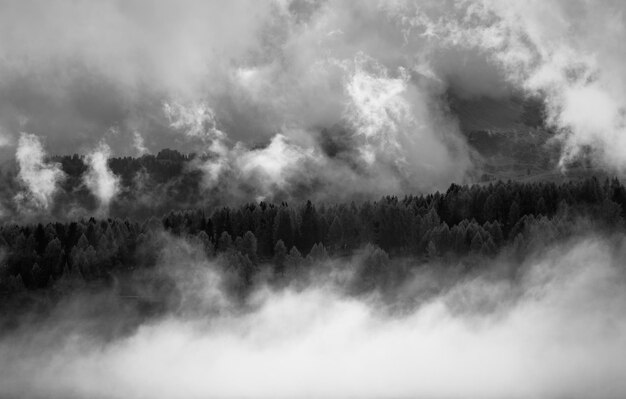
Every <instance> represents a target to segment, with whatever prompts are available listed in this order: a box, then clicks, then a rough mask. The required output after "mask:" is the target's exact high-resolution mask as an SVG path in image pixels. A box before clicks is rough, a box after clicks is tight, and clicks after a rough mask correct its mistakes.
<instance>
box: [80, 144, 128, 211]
mask: <svg viewBox="0 0 626 399" xmlns="http://www.w3.org/2000/svg"><path fill="white" fill-rule="evenodd" d="M110 156H111V149H110V148H109V146H108V145H107V144H106V143H104V142H101V143H100V144H99V145H98V147H97V148H95V149H94V150H93V151H92V152H90V153H89V154H87V156H86V157H85V161H86V163H87V167H88V170H87V172H86V173H85V175H84V176H83V181H84V182H85V185H86V186H87V188H89V190H90V191H91V192H92V194H93V195H95V196H96V198H97V199H98V201H99V212H101V213H104V214H106V213H107V212H108V209H109V205H110V204H111V200H112V199H113V198H114V197H115V195H117V193H118V191H119V184H120V183H119V180H120V179H119V177H118V176H116V175H115V174H114V173H113V172H112V171H111V169H110V168H109V164H108V160H109V157H110Z"/></svg>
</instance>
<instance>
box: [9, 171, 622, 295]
mask: <svg viewBox="0 0 626 399" xmlns="http://www.w3.org/2000/svg"><path fill="white" fill-rule="evenodd" d="M625 216H626V188H625V187H624V185H623V184H622V183H621V182H620V181H619V180H618V179H605V180H604V181H600V180H599V179H597V178H595V177H593V178H589V179H586V180H583V181H578V182H567V183H562V184H555V183H540V182H537V183H520V182H513V181H508V182H497V183H491V184H488V185H471V186H468V185H462V186H461V185H456V184H452V185H451V186H450V187H449V188H448V190H447V191H446V192H436V193H432V194H428V195H407V196H404V197H401V198H400V197H396V196H385V197H383V198H380V199H379V200H377V201H361V202H354V201H353V202H350V203H323V202H320V203H313V202H311V201H306V202H304V201H303V202H301V203H295V204H294V203H288V202H282V203H271V202H263V201H262V202H258V203H256V202H255V203H247V204H244V205H241V206H233V207H217V208H215V209H212V210H207V209H206V208H196V209H189V210H176V211H171V212H169V213H167V214H165V215H163V216H162V217H160V218H157V217H155V216H151V217H149V218H145V219H139V218H124V219H121V218H112V217H110V218H102V219H97V218H93V217H92V218H89V219H81V220H75V221H55V222H49V223H46V224H44V223H38V224H24V225H19V224H11V223H6V224H4V225H2V227H0V254H1V255H2V256H1V258H0V262H1V263H0V293H2V294H3V295H7V296H11V295H14V294H15V293H19V292H24V291H33V290H43V289H47V288H50V287H71V286H72V282H73V283H81V284H82V283H88V282H100V283H104V284H110V283H111V282H112V281H116V280H118V277H119V276H124V275H127V274H129V273H130V274H132V273H134V272H135V271H136V270H149V269H150V268H152V267H154V265H155V264H156V263H157V261H158V258H159V256H160V251H161V250H162V248H163V247H164V245H165V244H164V243H165V241H166V240H168V239H171V238H181V239H184V240H185V241H186V242H189V243H190V244H191V245H195V246H196V247H198V248H201V249H202V251H203V253H204V255H205V256H206V257H207V258H209V259H214V260H215V261H216V263H218V264H219V265H220V266H221V267H222V268H223V270H224V272H226V273H227V275H228V276H229V283H228V284H229V288H231V292H235V293H238V294H245V293H246V292H247V291H248V290H249V289H250V288H251V287H252V286H253V285H254V283H255V281H257V280H258V278H259V276H263V278H265V279H266V280H268V281H271V282H274V283H283V284H284V283H285V282H286V281H291V280H293V279H297V278H301V277H302V276H305V275H306V274H307V272H310V270H309V268H311V267H313V265H319V264H320V263H323V262H322V261H324V260H326V259H331V258H332V259H338V258H344V257H350V256H354V255H355V254H359V256H360V259H361V261H360V262H359V264H360V266H359V270H358V273H357V274H358V278H357V280H356V281H357V282H356V283H355V284H356V285H357V287H356V288H357V290H370V289H374V288H378V287H380V286H382V285H384V284H393V282H394V281H400V280H401V279H402V278H403V276H405V275H406V273H408V272H409V271H410V269H411V268H413V267H418V265H419V264H420V263H421V262H420V260H431V261H432V260H441V263H442V264H453V263H454V262H457V263H458V262H461V263H462V264H463V265H464V267H467V268H472V267H480V264H481V260H482V259H485V258H489V257H495V256H498V254H500V253H502V252H503V251H507V255H511V256H514V257H515V256H517V257H519V258H523V257H524V256H525V255H526V254H528V253H530V252H531V251H537V250H540V249H541V248H542V247H545V246H548V245H549V244H551V243H554V242H555V241H558V240H564V239H567V238H568V237H571V236H574V235H576V234H578V233H581V232H585V231H589V230H597V231H606V232H611V231H615V230H617V229H620V228H622V227H623V225H624V217H625ZM68 282H69V283H70V284H68Z"/></svg>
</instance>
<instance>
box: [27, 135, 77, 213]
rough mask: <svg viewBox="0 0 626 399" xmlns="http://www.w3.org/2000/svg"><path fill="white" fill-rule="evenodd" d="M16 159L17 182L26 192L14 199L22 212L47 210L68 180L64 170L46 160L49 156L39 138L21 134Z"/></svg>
mask: <svg viewBox="0 0 626 399" xmlns="http://www.w3.org/2000/svg"><path fill="white" fill-rule="evenodd" d="M15 158H16V160H17V163H18V168H19V171H18V175H17V178H18V181H19V182H20V183H21V185H22V186H23V187H24V189H25V190H24V191H21V192H19V193H18V194H17V195H16V196H15V201H16V202H17V205H18V207H19V208H20V209H21V210H22V211H32V210H35V211H39V210H44V211H45V210H47V209H48V208H49V207H50V206H51V205H52V202H53V198H54V194H55V193H56V191H57V189H58V187H57V185H58V183H59V182H61V181H62V180H63V179H64V178H65V174H64V173H63V171H62V170H61V166H60V165H59V164H57V163H51V162H48V161H47V160H46V152H45V150H44V148H43V145H42V144H41V141H40V139H39V137H37V136H35V135H34V134H29V133H21V134H20V138H19V141H18V144H17V150H16V153H15Z"/></svg>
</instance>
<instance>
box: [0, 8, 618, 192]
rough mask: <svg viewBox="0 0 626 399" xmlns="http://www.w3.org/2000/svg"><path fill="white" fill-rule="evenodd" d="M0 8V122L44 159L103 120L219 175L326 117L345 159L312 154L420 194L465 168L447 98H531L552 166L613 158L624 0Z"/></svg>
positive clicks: (308, 131) (298, 139)
mask: <svg viewBox="0 0 626 399" xmlns="http://www.w3.org/2000/svg"><path fill="white" fill-rule="evenodd" d="M0 7H2V11H3V12H2V13H0V14H1V15H2V16H1V17H0V26H2V30H1V32H0V33H2V37H3V42H2V44H0V54H2V59H3V62H2V63H1V64H0V77H1V78H2V79H1V80H0V81H1V82H2V90H1V91H0V93H3V94H0V121H1V125H2V127H3V128H4V130H5V131H6V132H7V133H8V134H12V135H15V134H17V132H18V131H21V130H28V131H31V132H34V133H36V134H39V135H45V136H46V137H49V138H50V140H48V142H49V143H50V145H51V146H52V147H51V151H53V152H62V151H64V149H65V148H68V143H70V142H71V143H72V147H74V148H76V147H77V148H92V147H93V146H94V145H96V144H97V143H99V142H100V140H101V139H103V137H102V133H101V132H103V131H107V130H108V129H109V128H110V127H115V128H116V129H117V131H119V134H118V135H116V136H115V137H107V138H106V139H107V142H108V143H109V145H110V146H111V148H112V153H113V154H116V155H134V154H135V153H136V148H138V147H137V146H136V143H137V141H136V134H135V132H137V131H140V132H141V135H142V137H143V139H144V140H145V142H146V143H149V144H150V145H149V148H150V149H160V148H164V147H174V148H177V149H180V150H182V151H189V152H196V153H202V152H211V153H214V154H217V155H218V157H217V159H219V160H220V161H216V162H215V163H214V164H212V165H213V166H211V167H208V169H207V181H213V183H211V184H212V185H213V186H215V184H216V182H217V181H218V180H219V178H218V176H219V175H220V174H221V173H222V172H220V170H221V171H225V170H228V169H227V168H226V169H220V168H221V166H220V165H225V163H224V162H225V161H224V162H223V160H224V159H225V158H227V157H226V156H225V154H226V153H227V152H228V151H231V150H232V149H233V148H234V147H236V146H237V145H238V143H241V145H242V146H243V147H245V148H258V147H259V146H264V145H268V144H269V143H272V142H274V141H276V140H280V139H278V135H281V136H284V137H285V139H286V142H290V143H292V145H294V146H298V147H300V149H301V150H302V152H303V153H314V152H316V151H319V146H320V144H319V142H318V138H319V135H320V132H321V130H322V129H324V128H326V129H327V137H326V138H327V139H331V141H333V140H334V141H340V140H345V139H346V134H345V132H343V133H338V130H336V129H335V130H333V129H330V128H332V127H333V126H336V125H340V126H349V127H350V128H351V129H352V130H351V131H350V132H349V133H348V136H350V145H351V146H353V148H352V149H353V151H352V152H351V154H350V156H349V157H348V153H347V152H346V153H344V154H342V158H341V159H333V160H324V159H323V158H318V161H323V162H321V163H322V164H323V165H324V167H326V168H333V169H336V170H342V171H343V170H345V171H349V170H352V169H354V166H355V165H358V166H359V169H360V170H359V174H357V176H351V177H348V175H350V173H347V174H346V173H341V174H340V176H338V177H337V179H343V181H344V182H345V181H347V180H349V179H355V180H359V179H361V178H362V177H363V175H364V174H367V175H368V176H369V178H368V179H365V180H367V181H368V184H370V185H371V184H380V185H385V183H386V181H387V180H391V181H393V182H394V183H393V184H391V185H390V186H393V187H394V188H395V190H394V191H424V190H428V189H432V188H442V187H444V186H446V185H447V184H449V183H450V182H453V181H454V182H462V181H464V180H466V178H467V176H468V175H469V174H471V173H472V172H473V165H472V162H471V161H470V159H471V156H470V154H469V149H468V147H467V145H466V144H465V142H464V139H463V137H462V135H461V134H460V132H459V127H458V126H457V125H458V124H457V122H456V120H455V116H454V115H453V114H451V111H450V110H449V109H448V105H447V100H446V98H447V94H448V93H453V94H454V95H456V96H459V97H462V98H465V99H472V98H475V97H481V96H488V97H491V98H495V99H498V98H505V97H509V96H511V95H512V94H515V95H520V94H522V95H536V94H539V95H540V96H541V97H542V98H545V101H546V104H547V110H548V119H549V122H550V123H551V124H552V125H553V126H555V127H556V128H557V130H558V131H559V133H560V139H561V140H562V142H563V143H564V144H565V145H564V149H565V150H564V153H563V161H564V163H566V161H567V160H568V159H571V158H572V157H575V156H576V154H578V153H579V152H580V150H581V149H582V148H585V147H587V146H591V147H592V148H594V149H595V153H596V155H597V159H598V161H599V162H600V163H602V164H605V165H606V166H609V167H611V168H614V169H615V170H621V169H623V168H624V159H626V157H625V156H624V155H625V151H626V150H624V148H626V144H625V143H623V141H624V140H623V137H626V135H624V134H623V126H626V123H625V122H624V115H625V113H624V111H623V110H624V109H625V105H626V97H625V96H624V94H623V93H624V92H625V90H624V85H625V83H624V82H625V80H624V78H623V77H622V74H621V71H622V70H623V65H624V56H623V54H622V53H623V52H622V51H621V43H622V42H623V39H624V35H625V34H626V33H625V28H624V24H623V21H622V20H621V18H619V16H620V15H622V13H623V12H624V11H626V10H624V9H623V8H624V7H623V5H622V4H621V3H620V2H616V1H607V2H603V3H601V4H600V5H598V4H591V3H588V2H585V1H582V0H576V1H573V2H569V1H554V2H550V3H545V2H540V1H530V2H523V3H519V2H514V1H491V0H488V1H470V0H456V1H447V2H440V1H429V0H423V1H419V2H414V1H403V0H401V1H396V0H393V1H392V0H388V1H381V2H374V3H353V2H349V1H341V0H328V1H299V0H298V1H295V0H294V1H268V2H254V1H244V0H241V1H234V2H229V3H228V4H227V5H224V4H223V3H221V2H213V1H208V2H201V1H192V0H187V1H183V3H182V4H181V3H178V2H171V1H159V2H156V3H150V6H149V7H147V6H146V3H145V2H143V1H138V0H136V1H130V2H125V3H124V4H121V3H118V2H114V1H102V2H98V4H77V3H75V2H71V1H61V2H59V3H57V4H55V5H54V6H52V5H50V4H49V3H48V2H43V1H37V0H30V1H24V2H20V3H19V4H17V3H16V4H14V3H4V4H1V5H0ZM26 27H28V28H26ZM23 121H26V122H25V123H24V122H23ZM344 130H345V129H344ZM328 132H330V135H334V134H336V133H337V136H336V137H328V134H329V133H328ZM285 148H287V147H285ZM142 151H143V150H142ZM322 153H323V151H322ZM286 156H287V155H286ZM346 158H350V159H346ZM231 163H232V162H231ZM334 175H335V174H333V173H329V174H328V175H327V176H326V177H328V178H330V177H332V176H334ZM335 183H336V182H326V183H325V184H322V186H323V187H326V186H328V185H331V186H332V185H334V184H335ZM211 184H209V185H211ZM351 187H352V186H351ZM261 191H263V190H261Z"/></svg>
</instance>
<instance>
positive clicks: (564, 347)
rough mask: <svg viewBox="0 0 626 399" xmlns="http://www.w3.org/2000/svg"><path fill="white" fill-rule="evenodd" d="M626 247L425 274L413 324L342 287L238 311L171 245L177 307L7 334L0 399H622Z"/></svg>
mask: <svg viewBox="0 0 626 399" xmlns="http://www.w3.org/2000/svg"><path fill="white" fill-rule="evenodd" d="M625 239H626V238H624V237H617V238H615V237H613V238H610V239H604V238H602V239H601V238H584V239H578V240H575V241H572V242H569V243H567V244H563V245H560V246H558V247H555V248H552V249H550V250H548V251H544V252H542V253H540V254H536V255H534V256H532V257H529V258H527V259H526V261H524V262H523V263H522V264H521V265H517V267H516V268H515V270H516V272H515V273H509V272H507V273H500V272H498V270H499V268H500V269H511V267H510V263H511V262H509V261H507V260H506V259H498V260H494V261H493V264H491V265H485V266H484V269H483V270H484V272H475V273H467V274H459V273H456V274H455V273H447V274H446V275H447V276H448V277H441V276H439V275H438V273H437V272H433V271H432V270H436V268H437V267H439V268H444V267H447V266H442V265H439V266H436V265H430V266H428V265H425V266H423V267H420V268H417V269H416V270H418V271H417V272H416V273H415V277H414V279H413V280H412V281H407V282H406V283H405V284H403V286H402V287H398V291H397V292H401V294H400V296H399V298H398V299H396V301H405V302H406V303H410V302H411V300H410V298H411V297H415V298H417V297H420V298H424V299H422V300H420V301H417V302H418V303H417V304H416V305H415V306H412V307H411V308H410V309H408V310H406V307H405V308H403V310H402V311H398V310H394V311H389V306H388V305H389V303H386V302H385V301H384V300H382V299H381V296H379V295H376V294H371V295H348V294H346V293H345V292H346V290H344V289H342V288H341V282H340V281H343V280H342V279H343V277H340V276H339V277H338V276H337V275H335V276H326V277H325V278H321V277H320V278H319V279H317V280H319V281H316V282H311V283H309V284H307V286H306V287H304V288H303V287H293V286H291V287H288V288H284V289H272V288H268V286H265V285H262V284H261V285H260V287H261V288H258V290H257V291H255V292H254V293H253V294H251V296H250V297H249V298H248V299H247V303H246V305H245V306H241V305H240V304H235V303H234V302H233V300H230V299H228V296H226V295H225V294H223V293H222V292H221V290H220V288H219V287H220V283H219V280H220V277H219V273H218V272H217V271H216V270H217V269H216V267H215V266H214V265H213V264H212V263H211V262H209V261H206V260H203V259H198V257H197V256H195V255H194V256H191V255H190V253H192V252H193V250H191V249H190V247H189V246H188V245H187V244H186V243H184V242H180V241H179V242H176V241H174V240H172V241H174V242H173V243H172V244H171V245H170V247H171V248H166V249H164V253H163V256H162V259H161V263H162V266H160V267H161V268H162V269H165V268H167V270H170V271H173V270H176V272H172V275H173V276H175V278H176V284H178V289H179V290H180V292H181V295H182V296H181V297H180V298H179V300H178V301H176V306H171V307H170V308H171V309H170V310H168V311H166V312H165V313H164V314H162V315H160V316H158V317H151V318H148V319H146V320H145V321H143V322H141V323H139V325H138V326H137V327H136V328H131V329H128V330H126V331H119V330H115V329H114V328H112V327H111V323H113V324H114V323H115V321H114V320H115V318H114V317H113V318H111V317H108V316H107V314H110V312H111V309H105V307H106V306H108V305H107V304H109V302H108V300H106V299H103V298H106V295H101V294H89V295H88V294H84V295H80V296H75V297H74V298H73V299H67V300H64V301H61V302H60V303H59V305H57V308H56V309H55V310H54V311H52V312H51V313H50V315H49V317H47V318H46V320H44V321H37V320H30V321H23V325H22V326H19V327H17V328H15V329H13V330H11V331H10V332H5V333H4V334H3V335H2V338H1V339H0V359H1V360H0V397H18V398H22V397H23V398H44V397H45V398H210V397H218V398H231V397H233V398H234V397H236V398H244V397H248V398H305V397H306V398H347V397H352V398H381V397H388V398H415V397H420V398H588V397H594V398H622V397H624V396H625V395H626V379H624V376H625V375H626V361H625V360H624V354H626V289H625V288H626V273H625V267H624V262H623V259H624V255H625V254H626V245H625V244H626V241H625ZM343 262H344V263H343V264H341V265H335V266H336V267H335V269H337V268H340V269H341V268H343V269H346V268H349V265H348V263H349V262H347V261H343ZM355 262H356V261H355ZM336 274H337V273H336ZM444 274H445V273H444ZM450 275H456V276H462V277H455V281H449V279H450V277H449V276H450ZM446 279H447V280H446ZM433 287H434V288H433ZM425 290H431V292H436V294H431V295H423V293H424V291H425ZM101 306H102V309H101V310H102V312H100V307H101ZM392 307H393V306H392ZM119 312H120V313H123V312H125V311H124V310H123V309H121V308H120V309H119ZM24 320H27V318H25V319H24ZM98 330H102V331H105V330H111V331H114V333H112V334H109V335H107V336H106V337H103V336H102V335H105V334H99V333H98Z"/></svg>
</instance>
